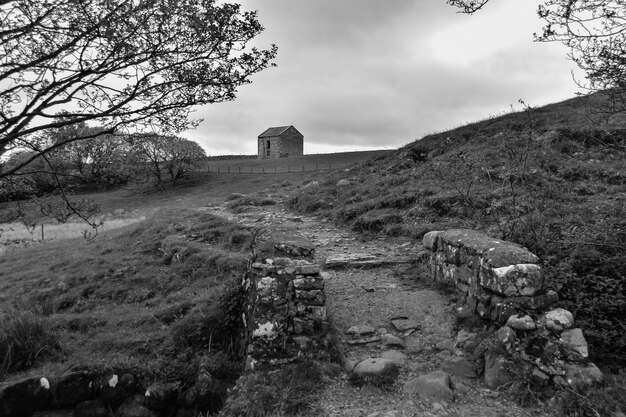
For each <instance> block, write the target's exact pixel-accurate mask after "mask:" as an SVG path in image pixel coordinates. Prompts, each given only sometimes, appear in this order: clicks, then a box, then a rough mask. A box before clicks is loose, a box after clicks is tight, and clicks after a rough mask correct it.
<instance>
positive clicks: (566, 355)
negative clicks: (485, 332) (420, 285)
mask: <svg viewBox="0 0 626 417" xmlns="http://www.w3.org/2000/svg"><path fill="white" fill-rule="evenodd" d="M423 245H424V247H425V248H427V249H429V250H430V261H429V269H430V274H431V277H432V278H433V279H434V280H435V281H437V282H442V283H448V284H451V285H453V286H455V287H456V289H457V291H458V293H459V295H460V300H459V303H458V305H457V313H458V314H459V315H461V316H466V317H467V316H470V315H478V316H480V317H482V318H484V319H487V320H490V321H492V322H495V323H497V324H498V325H499V326H501V327H500V328H499V329H498V331H497V332H496V333H495V334H494V339H495V341H496V345H497V346H500V348H497V349H491V350H490V349H488V350H487V351H486V352H483V354H484V359H485V372H484V378H485V383H486V384H487V385H488V386H489V387H490V388H497V387H498V386H501V385H503V384H506V383H509V382H511V381H512V380H513V379H517V378H520V377H522V378H526V379H527V380H528V381H530V382H531V383H532V384H533V385H534V386H535V387H536V388H543V387H546V386H549V385H551V384H552V385H559V386H567V385H570V386H572V387H578V386H582V385H588V384H591V383H594V382H599V381H601V380H602V372H601V371H600V370H599V369H598V368H597V367H596V366H595V365H594V364H593V363H591V362H589V352H588V348H587V342H586V340H585V337H584V335H583V330H582V329H580V328H576V327H575V321H574V317H573V316H572V314H571V313H570V312H569V311H567V310H564V309H562V308H553V307H554V304H555V303H556V302H557V301H558V295H557V294H556V293H555V292H554V291H550V290H546V286H545V281H544V277H543V273H542V270H541V267H540V265H539V258H538V257H537V256H536V255H534V254H533V253H531V252H530V251H528V250H527V249H526V248H524V247H522V246H519V245H517V244H514V243H511V242H506V241H502V240H500V239H494V238H491V237H489V236H486V235H483V234H481V233H479V232H476V231H473V230H465V229H457V230H447V231H434V232H430V233H427V234H426V235H424V238H423ZM503 350H504V351H506V355H503V354H502V351H503ZM509 361H513V362H516V363H517V364H518V366H517V368H516V371H515V373H518V374H519V373H520V372H521V374H520V375H515V373H514V372H512V368H507V366H504V365H502V364H506V363H509ZM513 362H510V363H513ZM519 364H521V365H519ZM501 365H502V366H501ZM513 367H514V366H513Z"/></svg>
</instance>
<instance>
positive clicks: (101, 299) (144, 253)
mask: <svg viewBox="0 0 626 417" xmlns="http://www.w3.org/2000/svg"><path fill="white" fill-rule="evenodd" d="M250 241H251V235H250V232H249V231H247V230H243V229H241V228H239V227H236V226H234V225H231V224H228V223H226V222H225V221H224V220H222V219H219V218H216V217H214V216H212V215H211V214H208V213H202V212H198V211H197V210H185V209H178V210H168V209H164V210H161V211H160V212H158V213H157V214H156V215H155V216H154V217H152V218H150V219H148V220H145V221H143V222H141V223H139V224H135V225H131V226H127V227H126V228H122V229H119V230H116V231H109V232H106V233H104V234H102V235H100V236H99V237H98V238H97V239H95V240H94V241H85V240H84V239H82V238H79V239H73V240H62V241H58V242H53V243H49V244H45V245H38V246H34V247H30V248H26V249H19V250H9V251H8V252H7V253H6V254H5V255H4V256H2V257H0V311H3V312H5V313H7V312H9V315H13V316H16V317H19V316H20V315H23V313H29V312H34V313H35V314H36V315H37V316H38V317H40V318H41V317H43V318H44V320H45V322H46V323H47V326H48V328H49V329H51V330H52V332H53V333H54V335H55V337H56V338H57V341H58V343H57V345H56V346H54V345H53V344H48V345H47V346H43V349H42V350H41V351H39V352H36V355H37V356H39V357H41V358H38V359H37V360H34V361H33V360H27V361H26V362H34V365H35V368H32V369H31V372H35V373H40V372H41V367H45V369H46V372H47V373H48V374H54V373H55V370H56V371H58V372H60V371H65V370H66V369H67V368H68V367H70V366H73V367H76V366H78V367H80V366H85V365H89V366H104V367H109V368H111V367H113V368H115V367H121V368H135V369H139V370H140V371H141V372H144V373H145V375H146V377H147V378H150V379H153V378H154V380H164V381H177V382H179V383H183V384H185V383H189V382H190V381H187V380H185V378H187V377H190V378H191V377H195V374H194V372H195V368H197V366H198V363H199V361H200V357H199V355H200V354H206V349H207V347H208V346H210V345H212V348H213V351H214V352H215V351H219V350H223V351H225V352H227V351H228V350H229V348H231V347H232V346H229V341H228V339H227V338H220V337H218V335H219V334H221V333H220V332H224V329H222V328H221V327H220V325H219V322H220V320H222V319H223V312H220V311H218V302H219V299H220V297H221V296H222V294H224V291H225V288H227V287H228V285H229V283H230V282H233V281H236V282H239V280H240V278H241V274H242V273H243V272H244V271H245V270H246V264H247V259H248V254H249V253H248V252H249V244H250ZM29 314H30V313H29ZM237 317H239V316H237ZM5 324H6V323H5ZM212 333H214V334H215V339H213V340H211V338H212ZM0 336H1V335H0ZM3 342H7V341H3V340H2V338H1V337H0V356H2V353H3V352H4V353H6V346H3ZM9 342H10V341H9ZM3 349H5V350H4V351H3ZM4 359H5V357H0V365H1V364H2V361H3V360H4ZM27 359H28V358H27ZM30 359H33V358H30ZM225 364H226V362H223V363H222V365H225ZM5 365H6V364H5ZM30 365H31V364H29V363H16V364H15V366H14V367H13V369H11V371H12V372H19V371H20V369H24V368H28V367H29V366H30ZM5 370H6V369H5ZM1 371H2V369H1V367H0V380H1V379H2V375H1Z"/></svg>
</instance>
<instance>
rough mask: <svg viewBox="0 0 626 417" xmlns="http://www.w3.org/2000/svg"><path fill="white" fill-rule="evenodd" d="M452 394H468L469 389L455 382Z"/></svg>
mask: <svg viewBox="0 0 626 417" xmlns="http://www.w3.org/2000/svg"><path fill="white" fill-rule="evenodd" d="M454 392H456V393H457V394H461V395H465V394H467V393H468V392H470V389H469V387H468V386H467V385H465V384H464V383H462V382H457V383H456V384H454Z"/></svg>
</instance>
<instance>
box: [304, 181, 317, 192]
mask: <svg viewBox="0 0 626 417" xmlns="http://www.w3.org/2000/svg"><path fill="white" fill-rule="evenodd" d="M319 185H320V183H319V182H318V181H311V182H310V183H308V184H307V185H305V186H304V187H302V188H303V189H305V190H306V189H307V188H315V187H318V186H319Z"/></svg>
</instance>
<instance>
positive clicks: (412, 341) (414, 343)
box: [404, 336, 424, 353]
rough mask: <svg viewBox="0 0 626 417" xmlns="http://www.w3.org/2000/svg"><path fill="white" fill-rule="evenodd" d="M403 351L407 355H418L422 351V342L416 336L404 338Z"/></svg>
mask: <svg viewBox="0 0 626 417" xmlns="http://www.w3.org/2000/svg"><path fill="white" fill-rule="evenodd" d="M404 345H405V349H406V351H407V352H409V353H420V352H421V351H422V350H424V342H422V340H421V339H420V338H419V337H417V336H409V337H407V338H406V340H405V342H404Z"/></svg>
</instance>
